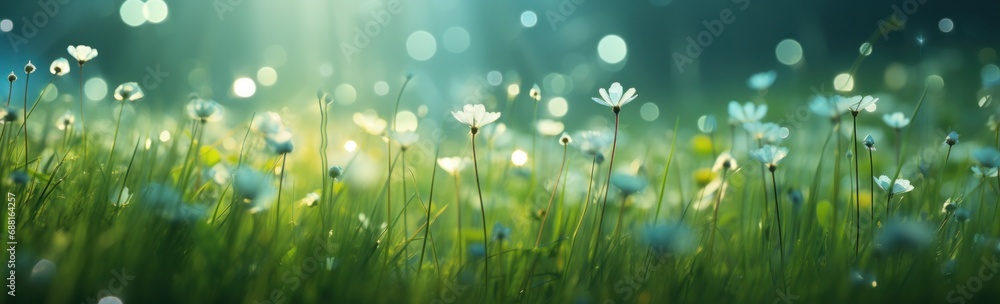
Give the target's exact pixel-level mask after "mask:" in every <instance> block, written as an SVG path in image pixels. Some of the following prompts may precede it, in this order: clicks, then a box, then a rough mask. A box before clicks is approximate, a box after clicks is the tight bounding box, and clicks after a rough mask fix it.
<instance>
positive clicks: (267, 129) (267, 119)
mask: <svg viewBox="0 0 1000 304" xmlns="http://www.w3.org/2000/svg"><path fill="white" fill-rule="evenodd" d="M252 124H253V128H252V129H253V131H254V132H257V133H260V134H261V135H263V136H268V135H269V134H275V133H278V132H280V131H281V130H283V129H285V124H284V123H283V122H282V121H281V115H278V113H275V112H267V113H264V115H260V116H257V117H256V118H254V120H253V122H252Z"/></svg>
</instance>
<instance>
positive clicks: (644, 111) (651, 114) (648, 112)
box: [639, 102, 660, 121]
mask: <svg viewBox="0 0 1000 304" xmlns="http://www.w3.org/2000/svg"><path fill="white" fill-rule="evenodd" d="M639 116H640V117H642V120H645V121H654V120H656V119H657V118H659V117H660V107H659V106H657V105H656V104H655V103H652V102H647V103H645V104H643V105H642V107H640V108H639Z"/></svg>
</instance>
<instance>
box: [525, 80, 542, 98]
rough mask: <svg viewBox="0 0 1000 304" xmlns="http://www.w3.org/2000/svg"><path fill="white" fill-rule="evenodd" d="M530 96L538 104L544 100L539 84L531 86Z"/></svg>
mask: <svg viewBox="0 0 1000 304" xmlns="http://www.w3.org/2000/svg"><path fill="white" fill-rule="evenodd" d="M528 96H529V97H531V99H534V100H535V101H536V102H537V101H539V100H542V89H541V88H539V87H538V84H537V83H536V84H535V85H533V86H531V90H529V91H528Z"/></svg>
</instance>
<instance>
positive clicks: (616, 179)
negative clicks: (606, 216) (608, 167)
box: [611, 173, 648, 195]
mask: <svg viewBox="0 0 1000 304" xmlns="http://www.w3.org/2000/svg"><path fill="white" fill-rule="evenodd" d="M647 184H648V183H647V182H646V179H645V178H642V177H640V176H637V175H632V174H625V173H614V174H611V185H612V186H615V188H618V190H621V192H622V194H624V195H632V194H635V193H639V191H642V190H643V189H645V188H646V185H647Z"/></svg>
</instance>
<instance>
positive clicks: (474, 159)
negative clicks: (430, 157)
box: [472, 128, 490, 294]
mask: <svg viewBox="0 0 1000 304" xmlns="http://www.w3.org/2000/svg"><path fill="white" fill-rule="evenodd" d="M476 131H478V130H476V129H475V128H473V132H472V167H473V169H475V171H476V189H477V190H478V191H477V193H479V214H480V215H481V216H482V219H483V251H485V252H486V255H485V256H484V257H483V264H484V267H485V273H484V275H483V277H484V278H485V280H484V281H485V283H486V284H485V285H486V288H485V290H484V292H486V294H489V292H488V291H489V289H490V284H489V280H490V250H489V247H488V244H489V238H487V236H486V206H485V204H483V186H482V185H481V184H480V183H479V159H478V157H476Z"/></svg>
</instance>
